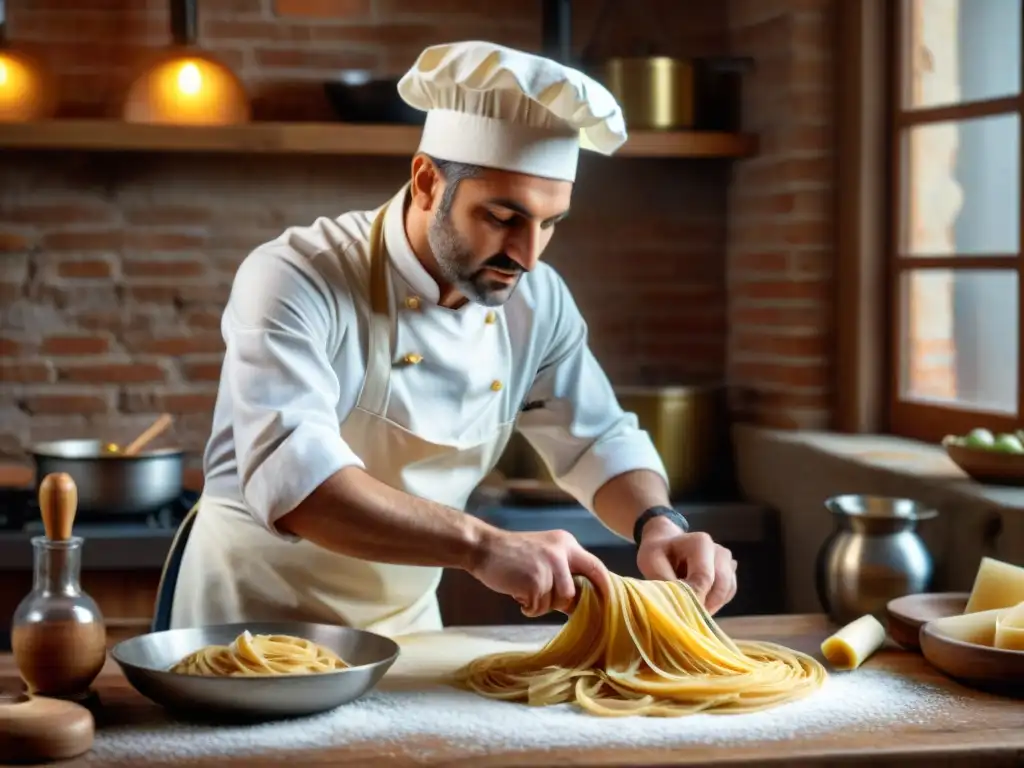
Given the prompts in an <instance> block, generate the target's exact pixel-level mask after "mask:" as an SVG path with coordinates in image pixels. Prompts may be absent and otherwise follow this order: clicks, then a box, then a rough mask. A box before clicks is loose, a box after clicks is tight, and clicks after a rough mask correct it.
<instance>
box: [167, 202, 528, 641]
mask: <svg viewBox="0 0 1024 768" xmlns="http://www.w3.org/2000/svg"><path fill="white" fill-rule="evenodd" d="M386 211H387V206H385V208H384V209H383V210H382V211H381V212H380V213H379V215H378V216H377V218H376V219H375V220H374V222H373V226H372V228H371V230H370V296H371V306H372V313H371V322H370V328H369V331H370V332H369V350H368V356H367V366H366V376H365V379H364V381H363V387H362V390H361V392H360V395H359V400H358V402H357V404H356V407H355V408H354V409H353V410H352V412H351V414H349V416H348V417H347V418H346V419H345V421H344V422H343V423H342V425H341V435H342V437H343V438H344V439H345V440H346V442H347V443H348V444H349V445H350V446H351V448H352V450H353V451H354V452H355V453H356V454H357V455H358V456H359V457H360V458H361V459H362V460H363V462H364V463H365V465H366V470H367V472H368V473H369V474H370V475H372V476H373V477H375V478H377V479H378V480H380V481H382V482H384V483H387V484H388V485H390V486H392V487H394V488H398V489H400V490H403V491H405V492H407V493H410V494H412V495H414V496H419V497H422V498H426V499H430V500H433V501H435V502H438V503H441V504H446V505H448V506H451V507H455V508H456V509H464V507H465V504H466V501H467V499H468V498H469V495H470V493H471V492H472V491H473V489H474V488H475V487H476V486H477V485H478V484H479V482H480V481H481V480H482V479H483V477H484V476H485V475H486V474H487V473H488V472H490V471H491V469H493V467H494V465H495V464H496V463H497V461H498V458H499V457H500V456H501V453H502V451H504V449H505V446H506V445H507V443H508V440H509V438H510V436H511V434H512V431H513V429H514V425H515V421H514V416H513V418H512V419H511V420H504V419H502V418H495V417H493V416H491V417H490V418H493V419H494V424H493V427H489V428H487V429H484V430H480V429H476V428H474V429H473V430H472V431H473V432H474V433H475V434H476V435H477V436H476V437H474V438H473V439H472V440H471V441H470V442H468V443H460V444H456V445H446V444H439V443H434V442H430V441H428V440H425V439H423V438H421V437H419V436H417V435H415V434H413V433H411V432H409V431H408V430H407V429H405V428H404V427H402V426H401V425H399V424H397V423H395V422H393V421H389V420H388V419H387V417H386V414H387V410H388V399H389V396H390V377H391V360H392V355H393V352H392V333H391V328H392V320H391V315H390V310H389V305H390V300H389V299H390V284H389V283H390V281H389V271H390V270H389V264H388V257H387V252H386V250H385V245H384V236H383V221H384V214H385V213H386ZM497 320H498V323H499V324H500V326H501V334H502V339H503V342H502V343H504V344H505V345H506V347H508V346H509V344H510V342H509V340H508V329H507V326H506V325H505V322H504V315H503V313H500V312H499V313H497ZM492 413H493V412H492ZM514 413H515V412H514V411H513V414H514ZM338 513H339V514H344V510H338ZM442 570H443V569H441V568H433V567H420V566H401V565H389V564H385V563H376V562H369V561H366V560H360V559H357V558H353V557H347V556H344V555H339V554H335V553H333V552H330V551H328V550H326V549H323V548H321V547H319V546H317V545H315V544H311V543H310V542H308V541H298V542H293V541H285V540H282V539H280V538H278V537H276V536H274V535H273V534H271V533H270V532H269V531H267V530H266V529H265V528H263V526H262V525H260V524H259V523H258V522H257V521H256V520H255V519H254V518H253V517H252V515H251V514H250V513H249V512H248V511H247V510H246V508H245V507H244V506H243V505H242V504H240V503H239V502H237V501H234V500H231V499H224V498H215V497H209V496H205V495H204V496H203V497H202V499H201V500H200V502H199V508H198V512H197V514H196V520H195V525H194V527H193V529H192V532H191V534H190V536H189V538H188V542H187V544H186V546H185V552H184V554H183V557H182V563H181V570H180V573H179V576H178V582H177V586H176V589H175V594H174V601H173V608H172V613H171V627H172V628H177V627H185V626H200V625H208V624H222V623H234V622H242V621H258V620H266V621H277V620H299V621H313V622H322V623H329V624H343V625H348V626H354V627H359V628H364V629H370V630H372V631H376V632H380V633H382V634H387V635H397V634H403V633H406V632H417V631H426V630H431V629H439V628H441V616H440V611H439V609H438V603H437V586H438V583H439V582H440V580H441V574H442Z"/></svg>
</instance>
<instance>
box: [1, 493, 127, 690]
mask: <svg viewBox="0 0 1024 768" xmlns="http://www.w3.org/2000/svg"><path fill="white" fill-rule="evenodd" d="M77 506H78V489H77V487H76V486H75V483H74V480H73V479H72V478H71V476H70V475H68V474H66V473H54V474H50V475H47V476H46V477H45V478H43V482H42V483H41V484H40V486H39V507H40V510H41V512H42V518H43V525H44V527H45V530H46V535H45V536H36V537H33V539H32V547H33V552H34V557H35V571H34V574H33V581H32V591H31V592H29V593H28V594H27V595H26V596H25V597H24V599H22V601H21V603H20V604H19V605H18V608H17V610H16V611H15V613H14V619H13V621H12V622H11V645H12V650H13V652H14V661H15V663H16V664H17V666H18V670H19V672H20V673H21V676H22V679H23V680H24V681H25V683H26V685H27V686H28V690H29V693H31V694H38V695H41V696H52V697H57V698H66V699H82V698H86V697H88V696H89V694H90V686H91V685H92V682H93V680H95V679H96V676H97V675H98V674H99V673H100V670H101V669H102V668H103V664H104V662H105V661H106V657H107V650H106V647H107V638H106V626H105V624H104V621H103V615H102V614H101V613H100V609H99V606H98V605H96V602H95V601H94V600H93V599H92V598H91V597H90V596H89V595H88V594H86V593H85V592H83V591H82V588H81V582H80V576H81V566H82V545H83V543H84V539H82V538H81V537H79V536H72V534H71V530H72V526H73V524H74V518H75V512H76V508H77Z"/></svg>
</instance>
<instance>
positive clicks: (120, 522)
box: [0, 487, 199, 535]
mask: <svg viewBox="0 0 1024 768" xmlns="http://www.w3.org/2000/svg"><path fill="white" fill-rule="evenodd" d="M198 500H199V493H198V492H197V491H190V490H185V491H182V493H181V495H180V496H178V498H176V499H174V500H173V501H172V502H170V503H169V504H167V505H165V506H164V507H161V508H160V509H158V510H156V511H153V512H140V513H138V514H131V513H127V514H126V513H119V514H103V513H102V512H86V513H79V514H78V515H76V516H75V529H76V530H77V529H79V528H82V527H87V528H90V529H96V528H102V527H111V528H122V529H123V528H126V527H131V528H135V529H140V528H141V529H151V530H175V529H176V528H177V527H178V524H179V523H181V521H182V520H183V519H184V518H185V515H187V514H188V511H189V510H190V509H192V507H193V506H194V505H195V503H196V502H197V501H198ZM5 531H6V532H15V531H19V532H23V533H30V534H33V535H34V534H36V533H42V532H43V520H42V517H41V513H40V510H39V497H38V494H37V492H36V490H35V489H33V488H10V487H7V488H0V532H5Z"/></svg>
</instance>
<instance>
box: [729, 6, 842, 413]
mask: <svg viewBox="0 0 1024 768" xmlns="http://www.w3.org/2000/svg"><path fill="white" fill-rule="evenodd" d="M834 8H835V4H834V0H730V2H729V27H730V38H731V44H732V48H733V50H734V51H735V52H736V53H740V54H744V55H750V56H753V57H754V58H755V60H756V62H757V64H756V71H755V72H754V73H753V75H752V76H751V77H750V78H749V79H748V81H747V83H746V89H745V96H746V98H745V103H744V123H745V126H746V128H747V130H750V131H752V132H754V133H757V134H758V135H759V136H760V138H761V151H760V152H759V154H758V156H757V157H756V158H752V159H749V160H744V161H741V162H738V163H736V164H735V166H734V174H733V178H732V183H731V184H730V186H729V208H728V232H729V236H728V249H727V264H728V269H727V275H728V294H729V310H728V323H729V347H728V357H729V365H728V372H729V380H730V383H731V384H732V385H733V387H734V402H735V404H736V406H737V408H738V409H739V410H740V412H741V413H742V414H743V415H744V416H745V417H747V418H749V419H751V420H754V421H757V422H759V423H763V424H768V425H772V426H780V427H800V428H811V429H821V428H827V427H828V426H829V419H830V417H831V412H830V397H831V390H832V382H831V378H830V377H831V375H832V374H831V360H830V358H831V355H832V350H833V344H834V342H833V328H832V319H833V318H832V296H833V290H834V288H833V285H832V265H833V263H834V250H833V237H834V236H833V225H834V212H833V200H834V194H835V190H834V186H833V185H834V180H835V170H834V167H833V166H834V157H833V153H834V140H833V130H834V124H833V123H834V113H835V111H834V108H833V106H832V97H833V93H832V91H833V84H834V80H835V75H834V66H835V65H834V61H833V57H832V51H833V50H834V49H835V44H834V37H835V30H834Z"/></svg>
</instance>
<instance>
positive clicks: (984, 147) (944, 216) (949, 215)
mask: <svg viewBox="0 0 1024 768" xmlns="http://www.w3.org/2000/svg"><path fill="white" fill-rule="evenodd" d="M981 1H982V2H986V0H981ZM904 147H905V152H906V166H905V167H906V171H907V172H906V174H905V181H904V183H903V184H901V188H902V190H901V191H902V196H903V200H904V204H903V210H904V212H905V215H904V217H903V220H904V232H903V236H902V241H903V247H902V248H901V249H900V250H901V252H902V253H903V255H905V256H944V255H948V254H957V253H958V254H962V255H970V254H975V255H979V254H1015V253H1017V251H1018V250H1019V243H1020V234H1019V233H1020V168H1019V163H1020V115H1019V114H1016V113H1014V114H1010V115H997V116H995V117H980V118H974V119H971V120H957V121H949V122H942V123H928V124H927V125H919V126H915V127H913V128H909V129H907V135H906V140H905V141H904Z"/></svg>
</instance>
